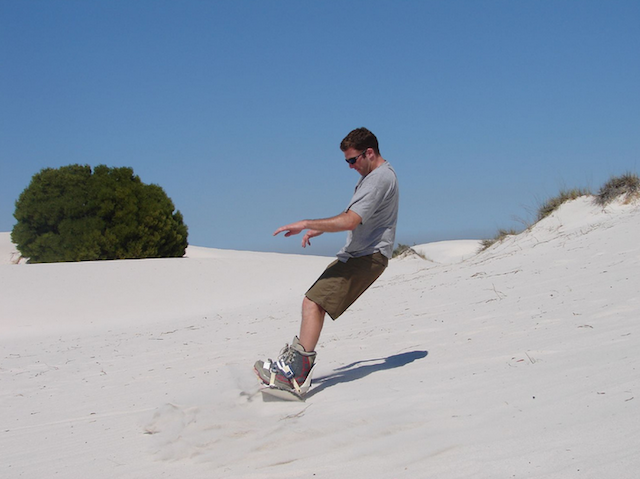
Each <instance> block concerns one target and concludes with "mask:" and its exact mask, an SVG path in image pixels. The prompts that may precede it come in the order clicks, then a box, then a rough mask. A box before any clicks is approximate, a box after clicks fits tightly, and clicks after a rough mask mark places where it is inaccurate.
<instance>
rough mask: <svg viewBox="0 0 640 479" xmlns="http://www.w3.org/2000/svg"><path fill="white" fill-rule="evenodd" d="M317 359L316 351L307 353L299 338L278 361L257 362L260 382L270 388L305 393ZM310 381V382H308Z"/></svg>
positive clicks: (283, 351)
mask: <svg viewBox="0 0 640 479" xmlns="http://www.w3.org/2000/svg"><path fill="white" fill-rule="evenodd" d="M315 359H316V353H315V351H312V352H310V353H308V352H306V351H305V349H304V347H303V346H302V344H300V341H299V340H298V337H297V336H296V337H295V338H293V342H292V343H291V346H289V345H288V344H287V345H286V346H285V347H284V348H282V351H280V355H279V356H278V359H277V361H272V360H271V359H269V360H267V361H257V362H256V363H255V365H254V369H255V371H256V374H257V375H258V377H259V378H260V380H261V381H262V382H263V383H265V384H266V385H268V386H272V387H276V388H279V389H287V390H293V391H296V392H297V393H299V394H300V393H305V392H306V391H307V390H308V389H309V386H310V385H311V381H310V379H311V378H310V374H309V373H310V372H311V369H312V368H313V364H314V362H315ZM308 379H309V381H308Z"/></svg>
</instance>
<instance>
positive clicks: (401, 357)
mask: <svg viewBox="0 0 640 479" xmlns="http://www.w3.org/2000/svg"><path fill="white" fill-rule="evenodd" d="M427 354H429V352H428V351H411V352H408V353H401V354H394V355H393V356H389V357H388V358H379V359H367V360H365V361H357V362H355V363H351V364H347V365H346V366H342V367H339V368H337V369H335V370H334V372H333V373H331V374H328V375H326V376H321V377H319V378H314V380H313V388H312V389H311V390H310V391H309V393H308V394H307V397H311V396H313V395H315V394H317V393H319V392H320V391H322V390H324V389H326V388H330V387H331V386H335V385H336V384H340V383H348V382H351V381H356V380H358V379H362V378H363V377H365V376H368V375H369V374H371V373H375V372H377V371H384V370H386V369H394V368H401V367H402V366H406V365H407V364H409V363H412V362H414V361H417V360H418V359H422V358H425V357H426V356H427Z"/></svg>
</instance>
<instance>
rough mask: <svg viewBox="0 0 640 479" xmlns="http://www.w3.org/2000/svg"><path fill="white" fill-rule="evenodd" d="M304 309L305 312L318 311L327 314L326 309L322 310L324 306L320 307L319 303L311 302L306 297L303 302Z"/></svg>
mask: <svg viewBox="0 0 640 479" xmlns="http://www.w3.org/2000/svg"><path fill="white" fill-rule="evenodd" d="M302 309H303V310H307V311H310V310H312V311H317V312H318V313H320V314H324V312H325V311H324V309H323V308H322V306H320V305H319V304H318V303H315V302H314V301H312V300H310V299H309V298H307V297H306V296H305V297H304V299H303V300H302Z"/></svg>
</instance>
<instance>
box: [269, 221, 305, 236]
mask: <svg viewBox="0 0 640 479" xmlns="http://www.w3.org/2000/svg"><path fill="white" fill-rule="evenodd" d="M305 229H306V228H305V225H304V221H296V222H295V223H291V224H290V225H286V226H281V227H280V228H278V229H277V230H276V231H275V233H273V236H277V235H279V234H280V233H282V232H283V231H286V233H285V234H284V235H285V236H287V237H289V236H293V235H297V234H300V233H301V232H302V230H305Z"/></svg>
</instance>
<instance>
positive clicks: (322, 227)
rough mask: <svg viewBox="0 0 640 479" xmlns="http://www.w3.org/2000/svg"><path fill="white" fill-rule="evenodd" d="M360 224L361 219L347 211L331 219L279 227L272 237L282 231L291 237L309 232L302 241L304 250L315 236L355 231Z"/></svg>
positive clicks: (305, 221) (300, 222)
mask: <svg viewBox="0 0 640 479" xmlns="http://www.w3.org/2000/svg"><path fill="white" fill-rule="evenodd" d="M361 222H362V218H361V217H360V215H359V214H358V213H355V212H353V211H351V210H347V211H345V212H344V213H340V214H339V215H337V216H333V217H331V218H324V219H318V220H302V221H296V222H295V223H291V224H288V225H286V226H281V227H280V228H278V229H277V230H276V231H275V232H274V233H273V236H276V235H278V234H280V233H282V232H283V231H284V232H285V234H284V235H285V236H292V235H297V234H299V233H301V232H302V231H304V230H309V231H308V232H307V234H305V235H304V238H303V239H302V247H303V248H306V246H307V245H310V244H311V243H310V242H309V240H310V239H311V238H314V237H316V236H319V235H321V234H322V233H337V232H339V231H351V230H354V229H356V227H357V226H358V225H359V224H360V223H361Z"/></svg>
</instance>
